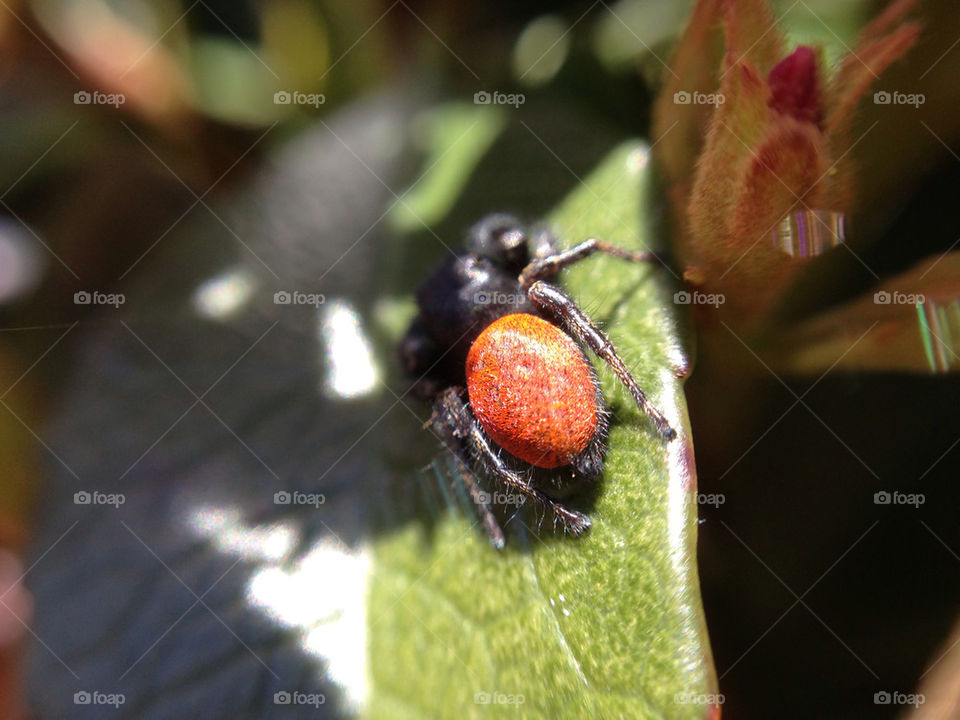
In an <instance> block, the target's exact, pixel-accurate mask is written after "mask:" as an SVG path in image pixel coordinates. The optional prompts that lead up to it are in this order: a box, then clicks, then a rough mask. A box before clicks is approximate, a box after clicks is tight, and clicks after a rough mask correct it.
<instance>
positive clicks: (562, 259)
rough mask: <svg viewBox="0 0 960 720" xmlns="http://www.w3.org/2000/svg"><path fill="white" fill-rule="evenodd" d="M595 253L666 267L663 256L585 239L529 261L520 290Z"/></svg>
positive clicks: (527, 288) (522, 275)
mask: <svg viewBox="0 0 960 720" xmlns="http://www.w3.org/2000/svg"><path fill="white" fill-rule="evenodd" d="M597 252H602V253H606V254H607V255H613V256H614V257H618V258H620V259H622V260H627V261H629V262H636V263H640V262H652V263H659V264H661V265H663V266H666V259H665V258H664V256H662V255H658V254H657V253H655V252H652V251H650V250H644V251H639V252H638V251H633V250H625V249H624V248H622V247H617V246H616V245H611V244H610V243H606V242H604V241H603V240H598V239H597V238H587V239H586V240H584V241H583V242H581V243H577V244H576V245H574V246H573V247H572V248H568V249H567V250H564V251H562V252H559V253H555V254H553V255H547V256H545V257H541V258H537V259H535V260H533V261H531V262H530V264H529V265H527V266H526V267H525V268H524V269H523V272H521V273H520V289H521V290H523V292H527V291H528V290H529V289H530V287H531V286H532V285H533V283H535V282H536V281H537V280H543V279H546V278H549V277H553V276H554V275H556V274H557V273H558V272H560V271H561V270H563V269H564V268H565V267H567V266H568V265H573V264H574V263H576V262H579V261H580V260H583V259H584V258H586V257H589V256H590V255H593V254H594V253H597Z"/></svg>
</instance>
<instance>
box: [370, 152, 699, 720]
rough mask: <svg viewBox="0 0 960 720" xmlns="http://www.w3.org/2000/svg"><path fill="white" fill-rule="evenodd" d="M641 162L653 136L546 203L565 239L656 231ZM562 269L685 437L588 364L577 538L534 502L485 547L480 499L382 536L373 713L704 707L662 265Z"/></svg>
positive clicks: (645, 711) (680, 418) (574, 714)
mask: <svg viewBox="0 0 960 720" xmlns="http://www.w3.org/2000/svg"><path fill="white" fill-rule="evenodd" d="M648 161H649V150H648V148H647V147H645V146H643V145H640V144H636V143H630V144H626V145H623V146H621V147H619V148H617V149H616V150H615V151H614V152H613V153H612V154H611V155H610V156H609V157H608V158H607V160H605V161H604V162H603V163H602V164H601V166H600V167H599V168H597V169H596V170H595V171H594V172H593V173H592V174H591V175H590V176H589V177H588V178H587V179H586V181H585V183H584V184H583V185H582V186H580V187H577V188H576V189H575V190H573V192H572V193H571V194H570V195H569V196H568V197H567V199H566V200H564V201H563V202H562V203H561V204H560V206H559V207H558V208H557V209H556V210H555V211H554V212H553V213H551V214H550V217H549V218H548V220H549V222H550V224H551V226H552V227H553V228H554V229H555V230H556V231H557V232H558V234H559V236H560V238H561V239H562V244H564V245H569V244H572V243H573V242H576V241H578V240H582V239H584V238H585V237H588V236H590V235H597V236H600V237H603V238H605V239H607V240H609V241H611V242H614V243H616V244H619V245H621V246H624V247H631V248H642V247H645V246H648V245H649V244H651V243H652V237H651V234H650V217H651V212H650V207H649V206H648V204H647V203H645V202H641V201H642V199H643V198H644V197H645V193H646V191H647V190H648V182H649V171H650V167H649V164H648ZM564 279H565V287H566V288H567V289H568V290H569V291H570V292H571V293H572V294H573V295H574V297H575V298H577V299H578V300H579V302H580V303H581V304H582V305H583V306H584V307H585V308H586V309H587V310H588V312H590V313H591V314H592V315H593V316H594V317H597V318H599V319H603V320H604V321H605V322H606V330H607V332H608V333H609V335H610V336H611V339H612V340H613V341H614V342H615V343H616V345H617V346H618V348H619V349H620V351H621V353H622V354H623V356H624V359H625V361H626V362H627V364H628V365H629V367H630V368H631V369H632V370H633V371H634V373H635V374H636V376H637V379H638V381H639V382H640V383H641V385H643V386H644V387H646V388H648V389H649V390H650V391H651V394H652V397H653V398H654V402H656V403H658V404H659V405H660V406H661V407H663V408H664V409H665V411H666V412H667V414H668V416H669V417H670V418H671V422H672V423H675V427H677V428H678V429H679V430H680V437H679V438H678V439H677V440H676V441H674V442H673V443H672V444H671V445H669V446H668V447H665V446H664V444H663V443H662V441H661V440H660V439H659V438H658V437H657V436H656V434H655V433H654V432H652V430H651V427H650V424H649V422H648V421H647V420H646V419H645V418H644V417H642V416H641V415H640V414H639V412H638V411H637V409H636V408H635V406H634V405H633V404H632V402H631V401H630V400H629V398H628V396H627V395H626V393H625V392H623V391H622V390H621V389H620V388H619V387H618V386H617V383H616V382H614V380H613V378H612V375H611V374H610V373H609V372H607V371H606V369H605V368H603V367H600V374H601V378H602V383H603V389H604V393H605V395H606V397H607V398H608V400H609V401H610V402H611V405H612V408H613V411H614V414H615V422H614V425H613V428H612V431H611V435H610V451H609V454H608V457H607V464H606V469H605V472H604V476H603V479H602V481H601V485H600V490H599V492H598V495H597V499H596V501H595V504H594V505H593V506H592V507H591V508H590V509H589V510H590V513H591V517H592V520H593V527H592V529H591V530H590V532H589V533H588V534H587V535H586V536H585V537H583V538H581V539H573V538H569V537H563V536H559V535H557V536H554V535H552V534H551V533H550V531H549V530H548V529H546V530H544V532H543V533H540V532H538V531H537V525H538V520H539V516H538V515H536V514H535V513H532V512H530V513H527V512H521V513H520V514H518V515H517V517H516V518H515V519H514V520H513V521H512V522H511V524H510V525H509V526H508V541H507V542H508V546H507V550H506V551H504V552H503V553H497V552H495V551H494V550H492V549H491V548H490V546H489V544H488V542H487V539H486V537H485V536H484V534H483V531H482V529H481V528H480V527H479V526H478V523H477V520H476V517H475V516H474V515H472V514H468V513H463V512H455V511H449V510H448V511H447V512H444V513H442V514H441V515H440V517H438V518H435V526H434V527H433V528H432V532H431V529H429V528H428V527H427V526H425V525H424V524H423V523H419V522H411V523H408V524H406V525H404V526H401V527H400V528H398V529H396V530H395V531H394V532H392V533H390V534H384V535H382V536H381V537H379V538H378V539H377V540H376V543H375V546H374V571H373V580H372V589H371V599H370V625H369V642H370V658H371V663H372V687H371V699H370V708H369V710H370V716H371V717H374V718H398V717H411V718H412V717H454V716H466V717H474V716H476V717H480V716H482V717H491V716H500V715H503V716H511V717H512V716H515V715H516V714H517V711H518V708H517V707H516V705H518V704H521V703H522V707H521V708H520V713H521V714H523V715H525V716H535V717H551V718H568V717H569V718H581V717H585V716H594V717H633V718H647V717H664V716H666V717H672V718H683V717H689V718H694V717H697V718H700V717H704V716H706V715H709V714H710V712H712V711H713V710H715V709H716V708H711V707H709V706H705V705H703V704H695V703H694V702H692V700H693V699H695V698H696V699H700V700H701V702H702V701H703V697H702V696H705V695H706V694H707V693H711V692H715V679H714V677H713V669H712V661H711V656H710V649H709V646H708V641H707V636H706V629H705V625H704V618H703V611H702V608H701V605H700V598H699V589H698V580H697V572H696V554H695V547H696V528H697V519H696V518H697V512H696V500H695V494H696V481H695V471H694V465H693V457H692V448H691V445H690V442H691V441H690V435H689V431H688V429H687V428H688V422H687V417H686V410H685V404H684V400H683V392H682V387H681V383H680V381H679V380H678V379H677V375H678V374H682V372H683V368H685V367H686V363H687V361H686V359H685V353H684V351H683V349H682V348H681V346H680V342H679V340H678V329H677V325H676V322H675V320H674V317H673V312H672V307H671V306H669V305H668V303H669V297H670V293H671V292H672V289H667V288H668V287H672V285H673V282H672V281H673V278H672V277H671V276H670V274H669V273H668V271H666V270H663V269H662V268H653V267H638V266H635V265H629V264H625V263H622V262H620V261H617V260H613V259H609V258H593V259H590V260H588V261H586V262H584V263H582V264H581V265H580V266H578V267H576V268H574V269H572V270H571V271H570V272H568V273H566V275H565V278H564ZM424 432H425V431H424ZM407 482H411V483H412V482H415V481H414V480H412V479H407ZM573 502H574V503H576V500H574V501H573ZM549 524H550V523H549V521H547V522H545V523H544V526H545V527H547V528H548V527H549ZM441 668H442V669H443V671H442V672H437V670H438V669H441ZM423 669H430V670H429V671H427V672H423V671H421V670H423ZM687 700H691V702H686V701H687Z"/></svg>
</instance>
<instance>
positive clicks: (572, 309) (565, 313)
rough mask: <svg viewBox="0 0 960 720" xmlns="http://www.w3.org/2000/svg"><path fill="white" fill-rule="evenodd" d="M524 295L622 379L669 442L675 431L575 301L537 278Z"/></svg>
mask: <svg viewBox="0 0 960 720" xmlns="http://www.w3.org/2000/svg"><path fill="white" fill-rule="evenodd" d="M573 249H576V248H573ZM524 272H526V271H524ZM527 296H528V297H529V298H530V300H531V301H532V302H533V304H534V305H536V306H537V307H539V308H540V309H542V310H544V311H546V312H547V313H549V314H550V315H551V316H553V317H554V318H555V319H556V320H558V321H559V322H560V323H561V324H562V326H563V327H564V329H565V330H566V331H567V332H568V333H570V334H571V335H572V336H573V337H574V338H575V339H576V340H578V341H580V342H581V343H582V344H584V345H586V346H587V347H589V348H590V349H591V350H592V351H593V352H594V353H596V354H597V356H598V357H600V358H601V359H603V361H604V362H606V363H607V364H608V365H609V366H610V367H611V368H612V369H613V372H614V373H616V375H617V377H618V378H619V379H620V382H622V383H623V384H624V385H625V386H626V388H627V390H629V391H630V394H631V395H633V398H634V400H636V402H637V405H638V406H639V407H640V409H641V410H643V411H644V412H645V413H646V414H647V415H648V416H649V417H650V419H651V420H652V421H653V424H654V425H656V427H657V432H659V433H660V436H661V437H662V438H663V439H664V440H666V441H670V440H673V439H674V438H675V437H676V436H677V433H676V431H675V430H674V429H673V428H672V427H670V423H669V421H668V420H667V418H666V417H664V415H663V413H661V412H660V411H659V410H658V409H657V408H656V407H654V405H653V403H651V402H650V400H648V399H647V395H646V393H644V392H643V390H642V389H641V387H640V386H639V385H638V384H637V381H636V380H634V379H633V375H631V374H630V371H629V370H628V369H627V366H626V365H625V364H624V362H623V360H621V359H620V356H619V355H618V354H617V351H616V348H614V347H613V343H611V342H610V340H609V339H608V338H607V336H606V335H604V334H603V333H602V332H601V331H600V328H598V327H597V326H596V325H595V324H594V323H593V321H591V320H590V318H588V317H587V316H586V315H585V314H584V313H583V311H582V310H580V308H578V307H577V304H576V303H575V302H574V301H573V300H572V299H571V298H570V297H569V296H567V295H566V294H564V293H563V292H561V291H560V290H559V289H557V288H556V287H554V286H553V285H551V284H549V283H547V282H544V281H542V280H537V281H536V282H534V283H533V285H531V286H530V288H529V289H528V290H527Z"/></svg>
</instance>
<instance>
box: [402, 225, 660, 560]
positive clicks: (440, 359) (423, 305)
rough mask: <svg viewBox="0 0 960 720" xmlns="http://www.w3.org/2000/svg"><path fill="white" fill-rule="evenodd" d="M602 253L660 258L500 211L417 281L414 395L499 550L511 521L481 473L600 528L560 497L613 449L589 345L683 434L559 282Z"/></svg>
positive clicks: (407, 352) (579, 526)
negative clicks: (493, 504) (424, 405)
mask: <svg viewBox="0 0 960 720" xmlns="http://www.w3.org/2000/svg"><path fill="white" fill-rule="evenodd" d="M595 252H602V253H607V254H609V255H613V256H615V257H618V258H622V259H624V260H627V261H630V262H661V259H660V258H659V257H658V256H657V255H655V254H654V253H651V252H631V251H629V250H624V249H622V248H618V247H616V246H614V245H610V244H608V243H605V242H602V241H600V240H597V239H596V238H589V239H587V240H584V241H583V242H581V243H579V244H577V245H574V246H573V247H572V248H570V249H568V250H563V251H558V250H557V249H556V245H555V240H554V238H553V237H552V235H551V234H550V233H549V232H547V231H546V230H536V229H534V230H528V229H527V228H525V227H523V226H522V225H521V224H520V223H519V222H518V221H517V220H516V219H515V218H513V217H511V216H509V215H491V216H488V217H487V218H485V219H483V220H481V221H480V222H479V223H478V224H477V225H475V226H474V227H473V228H472V229H471V230H470V232H469V234H468V241H467V252H465V253H462V254H459V255H456V256H450V257H447V258H446V259H445V260H444V261H443V262H441V263H440V265H439V267H437V269H436V270H435V271H434V272H433V274H431V275H430V277H429V278H428V279H427V280H426V282H424V283H423V285H422V286H421V287H420V289H419V291H418V292H417V303H418V305H419V309H420V313H419V315H417V317H416V318H415V319H414V321H413V323H412V325H411V327H410V329H409V331H408V332H407V335H406V336H405V337H404V339H403V341H402V343H401V346H400V355H401V360H402V362H403V365H404V369H405V371H406V372H407V374H408V375H409V376H410V378H411V379H412V380H413V382H414V384H413V387H412V391H413V392H414V394H415V395H417V396H418V397H420V398H422V399H424V400H427V401H430V402H432V403H433V414H432V416H431V418H430V420H429V422H428V425H429V426H431V427H432V428H433V429H434V430H435V432H436V433H437V434H438V435H439V437H440V438H441V440H442V441H443V442H444V444H445V445H446V446H447V447H448V448H449V449H450V450H451V451H452V453H453V455H454V457H455V458H456V462H457V466H458V468H459V469H460V474H461V475H462V477H463V481H464V483H465V486H466V487H467V489H468V490H469V492H470V495H471V496H472V498H473V501H474V503H475V504H476V506H477V509H478V512H479V513H480V516H481V518H482V520H483V523H484V526H485V528H486V531H487V534H488V536H489V538H490V542H491V544H493V546H494V547H495V548H497V549H502V548H503V545H504V537H503V530H502V529H501V527H500V525H499V523H498V522H497V520H496V518H495V517H494V515H493V513H492V512H491V510H490V507H489V505H488V503H487V501H486V498H485V493H482V492H481V490H480V488H479V486H478V484H477V480H476V476H475V475H474V473H475V472H476V473H477V474H478V475H480V476H483V477H488V478H494V479H496V480H499V481H500V482H501V483H503V484H505V485H506V486H507V487H508V488H511V489H512V490H514V491H516V492H518V493H521V494H522V495H523V497H528V498H533V499H535V500H537V501H539V502H540V503H542V504H543V505H544V506H545V507H547V508H549V509H550V510H551V511H552V513H553V515H554V522H555V523H556V522H557V521H559V522H560V523H561V525H562V526H563V528H564V529H565V530H567V531H569V532H570V533H572V534H573V535H580V534H581V533H583V532H584V531H585V530H586V529H587V528H589V527H590V518H589V517H587V516H586V515H585V514H583V513H581V512H578V511H576V510H572V509H570V508H568V507H566V506H565V505H564V504H562V503H561V502H560V501H559V500H558V499H557V496H562V495H563V494H565V493H566V492H569V490H570V489H571V486H572V485H579V484H580V483H581V482H583V481H587V482H589V481H593V480H596V479H597V478H598V476H599V475H600V473H601V472H602V470H603V458H604V453H605V451H606V436H607V429H608V427H609V411H608V410H607V406H606V403H605V401H604V397H603V394H602V392H601V390H600V384H599V382H598V380H597V375H596V372H595V370H594V368H593V366H592V365H591V364H590V362H589V361H588V360H587V357H586V355H585V354H584V351H583V350H582V349H581V346H585V347H587V348H589V349H590V350H591V351H593V353H595V354H596V355H597V356H598V357H599V358H601V359H603V360H604V361H605V362H606V363H607V364H609V365H610V367H611V368H612V369H613V371H614V373H616V375H617V377H618V378H619V379H620V381H621V382H622V383H623V384H624V385H625V386H626V388H627V389H628V390H629V391H630V394H631V395H632V396H633V398H634V400H636V403H637V405H638V406H639V407H640V409H641V410H642V411H643V412H645V413H646V414H647V416H649V417H650V419H651V420H652V421H653V424H654V425H655V426H656V429H657V432H658V433H659V434H660V436H661V437H662V438H663V439H664V440H665V441H670V440H672V439H673V438H674V437H676V432H675V431H674V430H673V428H671V427H670V424H669V422H668V421H667V419H666V418H665V417H664V416H663V414H662V413H661V412H660V411H659V410H657V408H656V407H654V406H653V405H652V404H651V403H650V401H649V400H648V399H647V396H646V394H645V393H644V391H643V390H642V389H641V388H640V386H639V385H638V384H637V382H636V381H635V380H634V379H633V376H632V375H631V374H630V371H629V370H628V369H627V366H626V365H625V364H624V362H623V361H622V360H621V359H620V356H619V355H618V354H617V351H616V349H615V348H614V346H613V344H612V343H611V342H610V341H609V340H608V339H607V337H606V336H605V335H604V334H603V333H602V332H601V331H600V330H599V328H597V326H596V325H595V324H594V323H593V322H592V321H591V320H590V318H588V317H587V316H586V315H585V314H584V313H583V312H582V311H581V310H580V309H579V308H578V307H577V305H576V303H575V302H574V301H573V300H572V299H571V298H569V297H568V296H567V295H566V294H564V293H563V292H562V291H561V290H560V289H558V288H557V287H556V286H555V285H553V284H551V283H550V282H548V280H549V279H550V278H552V277H553V276H555V275H556V274H557V273H558V272H559V271H560V270H562V269H563V268H565V267H567V266H569V265H571V264H573V263H575V262H578V261H579V260H582V259H584V258H586V257H587V256H589V255H591V254H593V253H595Z"/></svg>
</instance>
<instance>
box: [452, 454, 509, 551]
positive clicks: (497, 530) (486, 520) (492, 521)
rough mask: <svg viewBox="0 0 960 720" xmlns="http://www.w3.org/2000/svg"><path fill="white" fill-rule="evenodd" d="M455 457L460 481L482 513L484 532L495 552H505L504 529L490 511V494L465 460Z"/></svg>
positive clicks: (456, 455)
mask: <svg viewBox="0 0 960 720" xmlns="http://www.w3.org/2000/svg"><path fill="white" fill-rule="evenodd" d="M453 457H454V460H455V461H456V465H457V469H458V470H459V471H460V479H461V480H462V481H463V484H464V487H466V488H467V492H469V493H470V498H471V499H472V500H473V504H474V505H476V507H477V512H479V513H480V519H481V520H482V521H483V528H484V530H486V531H487V537H488V538H490V544H491V545H493V547H494V549H495V550H503V546H504V544H505V540H504V537H503V529H502V528H501V527H500V523H498V522H497V519H496V518H495V517H494V516H493V512H491V510H490V505H489V503H488V502H487V498H488V497H489V496H490V495H489V493H485V492H484V491H483V490H481V489H480V485H479V484H478V483H477V478H476V476H475V475H474V474H473V471H472V470H470V468H469V467H468V466H467V464H466V463H465V462H464V461H463V459H462V458H461V457H460V456H459V455H458V454H454V456H453Z"/></svg>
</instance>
